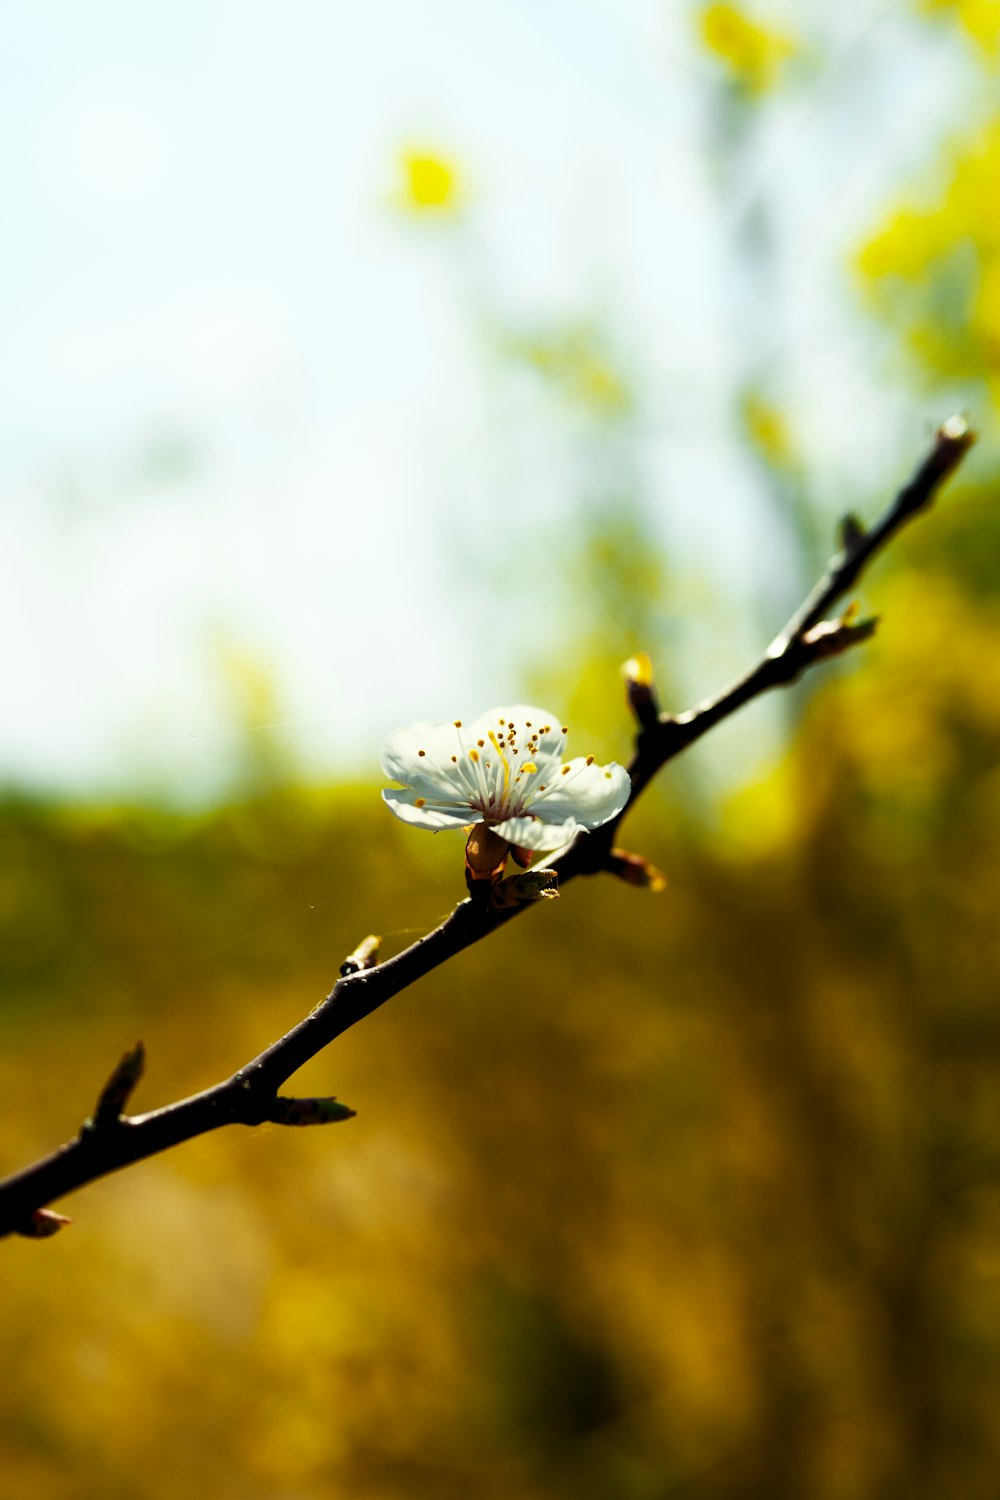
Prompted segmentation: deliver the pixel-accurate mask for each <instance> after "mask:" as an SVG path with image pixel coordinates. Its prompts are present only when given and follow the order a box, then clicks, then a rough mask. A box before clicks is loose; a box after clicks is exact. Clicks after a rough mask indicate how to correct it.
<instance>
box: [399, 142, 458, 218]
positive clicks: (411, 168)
mask: <svg viewBox="0 0 1000 1500" xmlns="http://www.w3.org/2000/svg"><path fill="white" fill-rule="evenodd" d="M401 166H402V172H403V189H402V192H403V205H404V207H406V208H408V209H410V210H411V211H412V212H414V213H442V212H450V211H452V210H453V209H454V208H455V207H456V204H457V202H458V197H459V177H458V169H457V167H456V166H455V164H454V162H451V161H449V160H448V159H447V158H445V157H443V156H439V155H438V154H436V153H434V152H431V151H424V150H407V151H404V152H403V155H402V158H401Z"/></svg>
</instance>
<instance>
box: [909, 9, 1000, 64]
mask: <svg viewBox="0 0 1000 1500" xmlns="http://www.w3.org/2000/svg"><path fill="white" fill-rule="evenodd" d="M919 9H920V10H922V11H924V12H925V13H926V14H928V15H953V16H954V17H955V18H956V20H957V21H958V23H959V25H960V26H962V27H963V28H964V29H965V30H966V31H967V32H968V33H969V35H970V36H971V37H973V38H974V40H975V41H977V42H978V43H979V45H980V46H981V47H982V48H983V49H984V50H985V51H986V52H989V53H996V52H997V51H998V49H1000V0H919Z"/></svg>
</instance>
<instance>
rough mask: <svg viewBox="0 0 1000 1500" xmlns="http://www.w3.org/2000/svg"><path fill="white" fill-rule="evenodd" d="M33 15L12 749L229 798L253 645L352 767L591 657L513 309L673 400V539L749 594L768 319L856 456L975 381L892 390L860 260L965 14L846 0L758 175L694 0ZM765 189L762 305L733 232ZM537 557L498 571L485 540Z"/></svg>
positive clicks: (23, 209) (83, 784)
mask: <svg viewBox="0 0 1000 1500" xmlns="http://www.w3.org/2000/svg"><path fill="white" fill-rule="evenodd" d="M785 11H786V14H787V16H788V19H789V24H790V25H791V26H792V28H793V29H795V28H798V29H799V30H801V28H802V26H803V25H804V24H805V23H804V22H802V20H801V18H799V17H798V16H797V15H796V12H795V10H794V8H789V7H785ZM772 13H776V12H774V10H773V7H772ZM0 19H2V30H3V35H4V43H3V47H2V50H0V181H2V183H3V200H2V201H3V205H4V209H5V213H4V220H5V225H4V232H3V258H2V266H3V275H2V277H0V329H2V345H0V406H2V410H3V421H2V423H0V473H2V490H0V630H2V639H3V642H4V645H3V648H2V654H0V682H2V715H0V777H2V778H5V779H20V780H28V781H42V782H44V783H47V784H54V785H57V786H63V787H66V788H84V789H90V790H95V789H96V790H100V791H104V792H111V793H115V792H117V791H120V790H122V789H126V788H128V787H129V786H130V785H140V786H143V785H144V786H146V787H155V788H157V789H159V790H160V791H163V792H166V793H168V794H170V795H174V796H181V797H183V796H186V795H192V794H195V795H198V794H201V793H204V792H206V791H209V790H210V789H211V787H212V786H213V785H215V784H217V783H218V781H219V779H220V778H221V777H223V776H224V774H225V769H226V766H227V765H228V764H229V762H230V759H231V757H232V754H233V752H234V744H235V742H234V739H233V731H232V724H231V720H232V699H231V694H230V692H229V690H228V689H227V687H226V685H225V680H224V675H223V672H222V668H221V666H220V662H221V661H222V659H223V658H224V657H225V655H226V653H227V652H230V651H233V650H238V651H245V652H248V653H250V654H252V655H254V656H257V657H259V659H260V660H261V661H262V662H263V663H264V664H265V665H266V666H267V668H268V669H269V670H270V672H271V673H272V674H273V676H274V679H275V681H276V684H277V688H278V692H279V697H280V712H281V715H282V716H283V717H286V718H288V719H290V720H296V721H302V722H300V723H298V724H297V725H296V726H295V727H294V728H292V727H288V728H286V730H285V731H283V732H284V733H285V734H287V735H288V736H290V737H291V738H293V739H294V740H295V742H296V744H297V747H298V750H299V753H300V754H301V756H302V758H303V761H304V763H305V764H306V765H307V766H308V767H309V769H310V771H311V772H312V773H314V774H316V775H319V776H332V775H334V774H337V773H339V772H342V771H344V770H345V769H347V768H350V767H353V766H357V765H365V764H368V763H370V762H372V761H373V758H374V754H375V752H376V751H377V747H378V743H379V741H380V739H381V737H382V735H383V734H384V732H385V731H386V730H387V729H388V728H390V727H392V726H393V725H394V724H396V723H398V722H402V721H405V720H406V719H408V718H413V717H435V716H438V715H440V716H447V717H451V716H452V715H454V714H460V715H466V716H469V717H471V716H473V715H474V714H476V713H477V712H479V711H480V710H481V709H483V708H485V707H487V706H489V704H490V703H492V702H502V701H504V700H516V699H517V698H519V697H521V696H522V695H523V686H522V685H523V679H524V674H525V672H526V671H527V670H528V669H529V668H530V666H531V661H532V657H533V656H534V657H536V658H538V659H544V660H546V661H548V662H551V661H555V662H558V661H560V660H564V659H567V658H568V654H569V653H571V652H572V650H573V634H572V632H573V628H574V620H573V618H572V613H571V611H569V610H568V609H567V607H566V601H565V597H564V596H563V595H562V594H561V593H560V591H559V590H558V589H557V588H553V589H551V590H548V589H544V588H543V589H541V590H539V583H538V580H539V578H540V577H542V578H544V577H545V575H546V570H552V573H553V574H557V573H558V569H559V565H560V547H559V537H560V534H565V533H566V532H567V531H568V530H571V528H572V514H571V505H572V499H573V484H572V480H571V475H570V466H569V465H568V464H567V462H566V449H567V444H568V443H569V441H570V439H569V437H568V436H567V433H566V431H565V430H561V429H559V428H558V424H554V423H553V418H552V414H551V409H550V408H549V407H547V406H545V405H544V403H540V401H539V399H538V398H537V395H536V393H533V392H532V390H531V389H529V388H527V387H524V388H522V386H521V385H519V384H518V383H517V382H516V381H514V382H510V381H506V382H505V377H504V375H503V373H502V371H499V370H498V368H497V366H496V363H495V361H494V360H493V358H492V356H491V355H490V353H489V350H488V348H487V344H486V342H485V341H484V339H483V335H482V328H483V319H482V314H483V310H484V308H487V307H488V308H489V309H490V310H491V312H492V314H494V315H499V316H502V317H503V318H504V319H509V320H511V321H513V322H515V323H517V322H532V321H536V322H537V321H542V320H545V319H548V318H552V317H555V316H559V315H561V316H574V315H576V316H586V315H589V314H591V313H593V312H598V313H599V314H600V315H601V317H602V319H603V321H604V323H605V324H606V326H608V327H609V328H610V329H611V331H612V333H613V335H614V338H615V339H616V341H617V342H618V343H619V344H620V345H621V347H622V348H623V349H624V350H626V351H627V352H628V356H629V359H630V361H631V363H632V365H633V367H634V368H635V369H637V370H638V371H639V373H640V374H641V377H642V380H643V388H644V390H645V392H646V394H647V403H646V419H645V421H644V424H643V425H642V426H641V427H639V428H637V429H636V430H635V432H634V433H633V435H632V439H631V440H632V441H633V442H634V443H635V444H636V446H637V450H639V451H638V454H637V456H638V460H639V462H640V463H641V465H642V467H643V470H644V472H645V473H646V475H647V476H648V477H649V478H650V480H651V482H652V483H653V484H654V485H656V486H657V487H660V488H662V492H663V517H662V531H663V543H664V546H665V547H668V548H670V549H671V553H672V556H673V558H674V560H675V566H678V565H680V564H682V563H688V562H689V564H690V567H691V569H692V571H693V572H694V573H696V574H701V573H710V574H712V575H713V576H714V577H715V578H716V580H717V581H718V582H719V584H720V586H723V587H724V586H725V585H726V583H727V581H729V582H732V583H733V584H734V585H735V584H736V583H737V582H738V581H739V579H740V576H741V574H742V573H743V572H744V571H745V563H744V557H745V551H746V549H747V548H752V547H753V544H754V537H755V535H756V534H757V532H758V530H759V527H760V525H761V517H760V511H759V505H758V503H757V502H758V500H759V496H757V494H756V491H755V484H756V481H755V480H754V478H753V476H752V474H751V472H750V470H749V466H748V465H747V464H746V463H745V461H744V458H743V455H742V454H741V453H740V451H739V447H738V445H737V444H736V443H735V441H734V434H733V432H732V430H731V422H730V417H729V413H728V402H729V394H730V391H731V386H732V381H733V380H734V378H736V377H737V376H738V374H739V371H740V370H741V369H742V368H744V367H746V365H747V364H748V363H750V362H752V361H753V360H759V359H760V358H761V357H762V356H763V354H764V353H766V352H767V351H766V349H762V347H761V345H762V343H763V344H766V343H767V342H768V341H769V340H770V341H771V342H772V343H773V346H774V352H775V353H776V354H781V355H782V357H783V358H785V359H786V360H787V361H788V367H789V370H790V371H791V372H792V373H793V377H794V378H793V379H792V381H791V386H792V389H793V391H794V395H795V401H796V413H795V414H796V417H797V419H798V422H799V426H800V430H801V432H802V435H803V440H804V441H805V442H806V443H807V444H808V451H809V453H810V456H811V458H812V459H813V461H814V462H815V463H816V464H817V465H818V466H821V467H822V468H823V469H824V470H825V471H826V472H827V473H828V474H829V475H830V487H831V490H832V489H833V488H834V486H835V483H836V482H839V481H840V480H843V481H844V482H848V481H849V480H851V479H857V478H859V477H860V476H862V475H865V476H867V475H871V476H872V482H873V485H874V487H875V489H876V490H877V489H878V485H879V484H884V483H890V482H892V481H893V480H894V479H895V478H896V477H898V472H897V470H898V461H899V442H900V436H901V433H912V434H913V435H915V436H917V437H919V436H920V434H921V433H922V431H923V424H924V422H925V419H926V416H928V415H929V416H931V417H937V416H941V415H944V414H945V413H943V412H939V411H937V410H930V411H929V412H927V413H925V412H924V411H923V410H920V411H914V410H913V408H912V407H910V406H905V407H904V406H903V405H902V403H901V402H900V399H899V396H898V393H894V392H893V391H892V389H891V388H887V386H886V382H885V380H884V377H883V374H882V370H881V368H880V366H879V364H878V361H879V360H880V359H881V355H880V354H879V352H878V349H877V346H873V345H872V344H871V343H870V342H869V343H867V344H866V343H865V342H864V341H860V342H859V340H858V339H857V337H856V336H855V334H854V332H853V325H852V323H851V317H852V314H851V311H850V300H849V298H850V290H849V284H848V282H847V280H846V277H845V273H844V255H845V252H846V251H847V249H848V248H849V247H850V246H851V245H853V244H855V243H856V242H857V239H858V237H859V236H860V235H861V234H862V233H863V232H864V229H865V227H866V226H867V225H870V223H871V222H872V216H873V215H874V214H875V212H876V210H877V206H878V205H879V204H880V203H882V202H883V201H884V200H885V198H886V197H887V195H893V194H895V193H898V192H899V191H900V190H901V189H902V188H903V187H905V186H907V185H909V184H910V183H911V182H913V181H915V180H916V179H917V177H918V174H919V173H920V171H921V170H922V168H923V167H924V164H925V163H926V162H927V160H928V159H929V158H930V157H931V156H932V147H933V143H934V141H935V139H936V138H937V137H938V136H939V135H940V133H941V131H942V129H943V128H944V127H945V125H946V124H947V123H948V122H949V121H950V120H952V119H954V118H955V117H956V115H957V114H958V112H959V104H960V101H961V100H962V98H963V92H962V91H963V89H965V88H966V87H967V69H966V66H965V60H964V54H963V50H962V46H961V44H960V42H958V40H957V39H953V40H949V39H948V38H947V36H946V35H945V34H944V33H943V32H937V33H926V32H922V31H920V30H918V29H916V28H912V27H910V26H909V25H908V24H907V23H906V21H905V19H904V16H903V7H901V6H899V7H893V6H888V7H887V6H884V5H874V4H867V5H861V4H858V5H854V6H852V5H847V6H844V5H840V6H834V5H832V4H830V5H825V6H821V7H817V8H816V9H815V11H814V12H813V13H811V15H810V18H809V28H810V37H809V40H810V42H811V44H812V45H813V46H814V48H815V49H816V50H817V52H822V54H823V55H824V56H829V58H830V59H832V60H831V61H830V63H829V65H828V66H827V68H826V70H825V72H820V73H819V74H817V75H815V76H813V77H811V79H810V80H809V82H808V84H806V85H801V86H800V87H799V88H798V89H792V90H790V91H789V94H788V95H787V97H783V98H782V99H780V100H778V101H775V102H774V103H773V104H772V105H770V106H769V107H768V110H767V112H766V115H765V117H764V119H763V120H762V128H761V145H760V150H759V152H757V153H756V155H755V157H754V159H753V164H752V167H751V169H750V170H749V172H748V173H747V174H745V175H742V176H740V177H739V178H738V180H737V181H736V182H735V183H734V184H733V185H732V187H731V188H730V189H728V190H727V191H726V192H720V187H719V183H718V182H717V180H715V179H714V178H713V175H712V171H711V168H710V165H709V163H708V159H707V156H706V140H707V134H708V129H709V126H708V110H709V101H710V97H711V92H712V90H713V89H715V88H716V86H717V85H716V75H715V74H714V71H713V69H712V68H711V66H710V65H709V64H708V63H707V62H706V61H705V60H704V59H703V58H702V57H700V56H699V54H698V50H697V47H696V44H695V42H694V40H693V26H692V21H691V8H690V7H689V6H688V5H686V4H685V5H681V4H678V5H667V4H665V3H664V4H652V3H648V0H615V3H614V4H612V3H611V0H590V3H586V4H579V3H571V0H479V3H477V4H475V5H470V4H469V3H468V0H464V3H463V0H424V3H422V4H421V5H420V6H419V7H416V6H413V5H407V4H405V3H402V0H368V3H366V4H365V5H361V6H358V5H348V4H346V3H332V4H331V3H318V0H315V3H314V0H296V3H291V4H287V3H282V4H278V3H275V0H260V3H253V0H239V3H237V0H215V3H212V4H210V5H205V4H203V3H200V4H194V3H191V0H179V3H178V0H174V3H172V4H171V5H169V6H166V5H163V6H156V7H154V6H149V5H144V6H139V5H136V4H134V3H130V0H87V3H86V4H84V3H77V0H0ZM422 143H423V144H426V145H427V146H428V147H430V148H432V149H437V150H439V151H441V152H443V153H446V154H449V155H451V156H452V157H454V158H455V159H456V160H457V161H458V163H459V164H460V166H461V167H462V170H463V180H464V183H465V189H466V210H465V214H464V216H463V220H462V223H461V224H460V225H457V226H452V227H450V228H449V227H446V226H443V225H437V226H435V225H430V224H424V223H414V222H412V221H407V220H405V219H404V218H403V217H402V216H401V215H400V214H399V213H398V212H397V211H396V209H395V207H394V195H395V194H396V193H397V192H398V176H397V173H398V161H399V154H400V151H401V149H402V148H403V147H404V146H406V145H408V144H422ZM761 191H765V192H766V194H767V196H768V201H769V205H770V209H771V212H772V216H773V222H774V224H775V228H776V235H777V239H778V244H779V250H780V268H781V295H780V306H778V307H775V308H769V309H767V310H766V311H764V312H762V310H761V309H760V308H755V307H754V306H753V305H752V302H751V301H750V300H748V290H747V287H746V286H744V285H743V283H742V281H741V278H740V275H739V272H738V257H737V255H736V253H735V247H737V246H738V243H739V226H740V223H741V216H742V215H743V214H744V213H745V212H746V209H747V207H748V205H749V204H750V203H752V202H753V200H754V197H755V195H757V194H758V193H760V192H761ZM873 361H874V363H873ZM848 423H849V424H850V425H851V428H852V431H853V433H854V434H855V438H854V444H853V447H852V451H851V452H850V453H849V454H848V453H845V451H844V448H845V445H844V443H843V440H842V434H843V431H844V427H845V424H848ZM720 543H721V545H720ZM512 544H516V546H514V550H510V549H511V548H512ZM505 549H506V550H505ZM518 555H520V556H522V557H524V558H525V559H526V561H530V563H531V566H530V567H525V569H524V572H523V580H522V578H521V576H520V574H521V570H520V569H518V568H517V567H516V566H514V567H512V569H511V576H510V578H509V580H508V581H505V589H504V598H503V601H502V602H501V601H500V600H499V599H498V598H497V597H496V595H495V594H494V593H493V592H492V591H493V589H494V588H495V584H496V578H495V574H494V572H491V567H490V566H489V565H492V564H497V563H499V564H505V563H506V559H507V558H508V557H516V556H518ZM522 588H523V590H524V591H525V592H524V593H523V595H522V593H521V592H520V591H521V590H522ZM529 588H530V603H531V612H530V619H531V628H530V630H528V629H518V626H517V619H518V611H519V609H520V608H522V607H524V606H526V605H527V603H528V599H529V595H528V593H527V591H528V590H529ZM777 623H779V622H778V621H777V620H776V621H775V624H777ZM737 644H739V645H742V644H743V643H737ZM724 654H725V653H723V655H724ZM716 685H717V683H716V682H715V681H714V679H713V680H710V681H705V682H704V683H703V687H704V690H706V691H707V690H709V689H710V688H713V687H715V686H716ZM552 707H553V710H554V711H555V710H557V709H558V705H557V704H553V705H552ZM261 732H263V733H269V732H271V731H261Z"/></svg>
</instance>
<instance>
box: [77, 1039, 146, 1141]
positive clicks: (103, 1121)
mask: <svg viewBox="0 0 1000 1500" xmlns="http://www.w3.org/2000/svg"><path fill="white" fill-rule="evenodd" d="M145 1071H146V1048H145V1046H144V1045H143V1043H142V1042H141V1041H139V1042H136V1044H135V1046H134V1047H130V1048H129V1050H128V1051H127V1052H126V1053H124V1054H123V1056H122V1059H121V1062H120V1063H119V1064H118V1066H117V1067H116V1068H115V1070H114V1072H113V1073H112V1075H111V1077H110V1078H109V1079H108V1081H107V1083H106V1084H105V1085H104V1088H103V1090H102V1091H101V1097H100V1098H99V1099H98V1101H97V1108H96V1109H95V1110H94V1113H93V1116H92V1118H91V1119H90V1120H89V1121H88V1124H89V1125H90V1127H91V1129H94V1130H99V1129H101V1128H102V1127H104V1126H107V1125H114V1124H116V1123H117V1122H118V1121H119V1120H120V1119H121V1117H122V1112H123V1111H124V1109H125V1106H126V1104H127V1103H128V1101H129V1099H130V1097H131V1096H132V1094H133V1093H134V1091H135V1088H136V1085H137V1084H138V1082H139V1079H140V1078H141V1077H142V1075H143V1073H144V1072H145Z"/></svg>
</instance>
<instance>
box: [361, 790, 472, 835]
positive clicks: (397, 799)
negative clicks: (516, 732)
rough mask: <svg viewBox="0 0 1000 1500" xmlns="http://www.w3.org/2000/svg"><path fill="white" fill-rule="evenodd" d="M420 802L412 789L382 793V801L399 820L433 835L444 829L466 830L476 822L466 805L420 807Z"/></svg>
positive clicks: (440, 804) (442, 804) (427, 804)
mask: <svg viewBox="0 0 1000 1500" xmlns="http://www.w3.org/2000/svg"><path fill="white" fill-rule="evenodd" d="M418 800H420V801H423V799H418V798H417V795H416V793H415V792H414V791H413V790H412V788H411V789H410V790H408V791H402V792H397V791H394V790H392V789H391V788H389V787H387V788H386V789H385V791H384V792H383V793H382V801H383V802H384V803H385V805H386V807H387V808H388V809H389V811H390V812H394V813H395V814H396V817H397V818H401V819H402V821H403V822H404V823H412V824H414V825H415V826H416V827H417V828H429V829H430V830H431V831H432V832H433V833H440V832H441V830H442V829H443V828H464V827H465V825H466V824H467V823H471V822H474V821H475V818H474V815H473V814H472V813H470V811H469V809H468V808H467V807H465V806H464V805H462V806H457V807H455V808H452V807H449V806H448V805H447V804H445V803H441V802H435V803H428V802H424V805H423V806H422V807H418V806H417V801H418Z"/></svg>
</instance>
